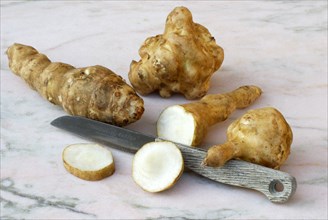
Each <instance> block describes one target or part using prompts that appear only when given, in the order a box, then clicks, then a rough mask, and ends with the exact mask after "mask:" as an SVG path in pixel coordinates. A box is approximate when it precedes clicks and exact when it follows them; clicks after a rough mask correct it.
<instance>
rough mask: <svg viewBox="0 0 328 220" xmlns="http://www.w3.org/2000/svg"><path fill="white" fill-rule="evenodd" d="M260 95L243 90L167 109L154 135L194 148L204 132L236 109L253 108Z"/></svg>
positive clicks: (257, 90) (247, 88)
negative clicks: (251, 105) (251, 106)
mask: <svg viewBox="0 0 328 220" xmlns="http://www.w3.org/2000/svg"><path fill="white" fill-rule="evenodd" d="M261 93H262V91H261V89H260V88H258V87H256V86H242V87H240V88H238V89H236V90H234V91H232V92H230V93H226V94H216V95H206V96H205V97H203V98H202V99H201V100H199V101H197V102H192V103H187V104H183V105H173V106H170V107H168V108H166V109H165V110H164V111H163V112H162V113H161V114H160V116H159V119H158V121H157V135H158V136H159V137H160V138H163V139H166V140H171V141H174V142H178V143H182V144H186V145H191V146H197V145H198V144H200V143H201V141H202V140H203V139H204V137H205V135H206V134H207V130H208V128H209V127H210V126H212V125H214V124H215V123H218V122H221V121H224V120H226V119H227V118H228V116H229V115H230V114H231V113H232V112H233V111H234V110H235V109H236V108H245V107H247V106H249V105H250V104H252V103H253V102H254V101H255V100H256V99H257V98H258V97H259V96H260V95H261Z"/></svg>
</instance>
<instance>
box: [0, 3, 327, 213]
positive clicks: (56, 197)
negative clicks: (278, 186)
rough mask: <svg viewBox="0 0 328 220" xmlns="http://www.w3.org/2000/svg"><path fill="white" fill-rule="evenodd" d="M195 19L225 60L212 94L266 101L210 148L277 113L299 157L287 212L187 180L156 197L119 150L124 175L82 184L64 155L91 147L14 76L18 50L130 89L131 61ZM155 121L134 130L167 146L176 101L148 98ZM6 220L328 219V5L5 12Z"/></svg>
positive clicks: (292, 167)
mask: <svg viewBox="0 0 328 220" xmlns="http://www.w3.org/2000/svg"><path fill="white" fill-rule="evenodd" d="M181 5H183V6H186V7H188V8H189V9H190V10H191V11H192V13H193V17H194V21H196V22H198V23H200V24H203V25H205V26H206V27H207V28H208V29H209V30H210V32H211V33H212V34H213V36H214V37H215V38H216V40H217V42H218V44H220V45H221V46H222V47H223V48H224V50H225V60H224V62H223V66H222V68H221V69H220V70H219V71H217V72H216V73H215V74H214V76H213V78H212V80H211V88H210V91H209V93H223V92H228V91H230V90H233V89H235V88H237V87H239V86H241V85H246V84H254V85H258V86H260V87H261V88H262V89H263V91H264V93H263V95H262V97H261V98H260V99H259V100H258V101H257V102H256V103H255V104H254V105H252V106H251V107H249V108H247V109H245V110H238V111H236V112H235V113H233V114H232V115H231V117H230V118H229V119H228V120H226V121H225V122H223V123H220V124H217V125H215V126H214V127H212V128H211V129H210V132H209V134H208V136H207V138H206V140H205V142H204V146H205V147H206V146H209V145H211V144H217V143H223V142H224V141H225V130H226V129H227V127H228V126H229V124H230V123H231V122H232V121H233V120H234V119H236V118H237V117H239V116H240V115H242V114H244V113H245V112H246V111H247V110H249V109H255V108H260V107H265V106H273V107H275V108H277V109H279V110H280V111H281V112H282V113H283V114H284V116H285V117H286V119H287V121H288V122H289V124H290V125H291V127H292V130H293V133H294V141H293V144H292V151H291V154H290V157H289V158H288V160H287V161H286V163H285V164H284V165H283V166H282V167H281V170H282V171H284V172H288V173H289V174H291V175H292V176H294V177H296V179H297V182H298V188H297V191H296V193H295V195H294V196H293V197H292V198H291V199H290V200H289V201H288V202H287V203H285V204H274V203H271V202H270V201H269V200H267V198H266V197H265V196H264V195H262V194H260V193H257V192H255V191H252V190H247V189H243V188H238V187H232V186H228V185H224V184H220V183H216V182H212V181H210V180H207V179H205V178H202V177H199V176H197V175H195V174H192V173H185V174H184V175H183V176H182V178H181V179H180V181H179V182H178V183H177V184H176V185H175V186H174V187H173V188H172V189H170V190H168V191H165V192H163V193H159V194H151V193H147V192H144V191H143V190H141V189H140V188H139V187H138V186H137V185H136V184H135V183H134V182H133V179H132V178H131V162H132V158H133V155H131V154H128V153H124V152H120V151H118V150H114V149H112V152H113V155H114V157H115V161H116V172H115V174H114V175H113V176H112V177H110V178H106V179H104V180H102V181H98V182H88V181H84V180H81V179H78V178H76V177H74V176H72V175H70V174H69V173H68V172H67V171H66V170H65V169H64V167H63V163H62V159H61V153H62V150H63V149H64V147H65V146H66V145H69V144H73V143H85V142H88V141H87V140H84V139H82V138H78V137H76V136H73V135H71V134H68V133H65V132H64V131H61V130H59V129H57V128H54V127H52V126H50V124H49V123H50V122H51V121H52V120H53V119H55V118H56V117H59V116H62V115H66V113H65V112H64V111H63V110H62V109H61V108H60V107H57V106H54V105H52V104H50V103H48V102H47V101H46V100H44V99H42V98H41V96H39V95H38V94H37V93H36V92H35V91H33V90H31V89H30V88H29V87H28V86H27V84H25V83H24V82H23V80H21V79H20V78H19V77H17V76H16V75H14V74H13V73H12V72H11V71H10V70H9V68H8V61H7V57H6V55H5V51H6V48H7V47H8V46H10V45H11V44H13V43H14V42H18V43H23V44H28V45H32V46H33V47H35V48H37V49H38V50H39V51H41V52H42V53H45V54H47V55H48V56H49V58H50V59H51V60H53V61H61V62H66V63H70V64H72V65H74V66H77V67H83V66H90V65H96V64H99V65H103V66H106V67H108V68H110V69H112V70H113V71H115V72H116V73H118V74H120V75H121V76H122V77H123V78H125V79H126V80H127V81H128V78H127V73H128V70H129V65H130V62H131V60H133V59H135V60H138V59H139V56H138V49H139V47H140V45H141V43H142V42H143V41H144V40H145V39H146V38H147V37H149V36H153V35H156V34H160V33H162V32H163V29H164V22H165V19H166V16H167V15H168V13H169V12H170V11H171V10H172V9H173V8H174V7H176V6H181ZM143 98H144V101H145V109H146V111H145V113H144V115H143V117H142V119H141V120H140V121H138V122H136V123H134V124H131V125H129V126H128V128H131V129H134V130H138V131H141V132H144V133H148V134H152V135H155V132H156V130H155V125H156V119H157V117H158V115H159V113H160V112H161V110H162V109H163V108H164V107H166V106H169V105H172V104H178V103H185V102H187V101H186V100H185V99H184V98H183V97H182V96H180V95H175V96H173V97H172V98H170V99H162V98H160V97H159V96H158V95H156V94H152V95H149V96H146V97H143ZM0 153H1V185H0V187H1V219H167V218H172V219H327V217H328V216H327V2H326V1H207V2H206V1H191V2H187V1H183V2H177V1H168V2H164V1H160V2H155V1H122V2H119V1H98V2H96V1H80V2H79V1H1V151H0Z"/></svg>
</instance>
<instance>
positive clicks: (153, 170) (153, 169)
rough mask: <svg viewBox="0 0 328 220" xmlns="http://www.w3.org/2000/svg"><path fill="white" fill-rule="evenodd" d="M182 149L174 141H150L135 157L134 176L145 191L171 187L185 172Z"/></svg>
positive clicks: (156, 190)
mask: <svg viewBox="0 0 328 220" xmlns="http://www.w3.org/2000/svg"><path fill="white" fill-rule="evenodd" d="M183 168H184V165H183V158H182V154H181V151H180V149H179V148H178V147H177V146H176V145H175V144H174V143H172V142H168V141H159V142H150V143H147V144H145V145H144V146H142V147H141V148H140V149H139V150H138V151H137V153H136V154H135V156H134V158H133V167H132V177H133V179H134V181H135V182H136V183H137V184H138V185H139V186H140V187H141V188H142V189H143V190H145V191H148V192H161V191H164V190H166V189H169V188H171V187H172V186H173V185H174V184H175V183H176V182H177V181H178V179H179V178H180V176H181V175H182V173H183Z"/></svg>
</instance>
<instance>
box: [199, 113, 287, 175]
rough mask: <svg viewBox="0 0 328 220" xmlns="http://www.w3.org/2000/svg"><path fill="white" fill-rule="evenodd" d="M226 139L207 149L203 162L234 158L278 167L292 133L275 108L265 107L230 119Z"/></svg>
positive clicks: (209, 162)
mask: <svg viewBox="0 0 328 220" xmlns="http://www.w3.org/2000/svg"><path fill="white" fill-rule="evenodd" d="M227 139H228V140H227V142H226V143H224V144H221V145H215V146H213V147H211V148H210V149H209V150H208V153H207V156H206V158H205V160H204V162H203V164H204V165H208V166H213V167H217V166H222V165H224V164H225V163H226V162H227V161H228V160H230V159H233V158H237V159H241V160H245V161H249V162H252V163H256V164H259V165H263V166H266V167H270V168H274V169H279V168H280V166H281V165H282V164H283V163H284V162H285V160H286V159H287V158H288V156H289V153H290V146H291V144H292V140H293V133H292V130H291V128H290V126H289V125H288V123H287V121H286V120H285V118H284V116H283V115H282V114H281V113H280V112H279V111H278V110H277V109H275V108H272V107H266V108H260V109H255V110H250V111H248V112H247V113H246V114H244V115H243V116H242V117H240V118H239V119H237V120H236V121H234V122H233V123H232V124H231V125H230V126H229V127H228V130H227Z"/></svg>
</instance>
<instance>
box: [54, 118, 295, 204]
mask: <svg viewBox="0 0 328 220" xmlns="http://www.w3.org/2000/svg"><path fill="white" fill-rule="evenodd" d="M51 125H53V126H55V127H57V128H60V129H63V130H65V131H68V132H71V133H73V134H75V135H78V136H81V137H83V138H86V139H89V140H92V141H95V142H98V143H101V144H103V145H106V146H110V147H113V148H116V149H119V150H123V151H126V152H129V153H136V152H137V151H138V150H139V149H140V148H141V147H142V146H143V145H144V144H146V143H149V142H153V141H161V140H162V139H160V138H157V137H154V136H151V135H146V134H142V133H140V132H137V131H133V130H129V129H126V128H122V127H117V126H114V125H110V124H106V123H103V122H99V121H96V120H92V119H88V118H85V117H80V116H62V117H59V118H57V119H55V120H53V121H52V122H51ZM175 144H176V145H177V146H178V147H179V149H180V150H181V153H182V155H183V159H184V165H185V167H187V168H189V169H190V170H191V171H193V172H195V173H197V174H199V175H201V176H204V177H206V178H208V179H211V180H214V181H217V182H220V183H224V184H228V185H233V186H239V187H244V188H248V189H253V190H256V191H259V192H261V193H263V194H264V195H265V196H266V197H267V198H268V199H269V200H270V201H271V202H275V203H284V202H287V201H288V200H289V199H290V197H292V195H293V194H294V193H295V191H296V186H297V184H296V179H295V177H293V176H291V175H289V174H288V173H285V172H282V171H279V170H274V169H270V168H267V167H264V166H260V165H256V164H253V163H249V162H245V161H241V160H230V161H228V162H227V163H226V164H225V165H224V166H222V167H219V168H217V167H215V168H214V167H207V166H203V165H201V163H202V161H203V159H204V158H205V156H206V151H205V150H203V149H201V148H195V147H190V146H186V145H183V144H179V143H175Z"/></svg>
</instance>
